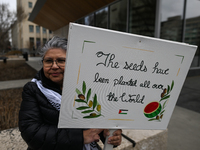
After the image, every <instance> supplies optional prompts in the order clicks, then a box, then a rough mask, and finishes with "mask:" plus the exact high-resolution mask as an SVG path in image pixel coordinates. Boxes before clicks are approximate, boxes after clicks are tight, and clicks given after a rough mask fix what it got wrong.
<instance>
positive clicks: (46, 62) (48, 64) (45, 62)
mask: <svg viewBox="0 0 200 150" xmlns="http://www.w3.org/2000/svg"><path fill="white" fill-rule="evenodd" d="M42 61H43V65H44V67H45V68H51V67H52V66H53V63H54V62H56V65H57V66H58V67H59V68H60V67H65V58H59V59H56V60H53V59H43V60H42Z"/></svg>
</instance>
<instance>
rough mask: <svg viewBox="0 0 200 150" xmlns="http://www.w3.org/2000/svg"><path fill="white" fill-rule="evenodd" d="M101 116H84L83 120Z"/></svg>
mask: <svg viewBox="0 0 200 150" xmlns="http://www.w3.org/2000/svg"><path fill="white" fill-rule="evenodd" d="M100 116H101V115H96V116H84V117H83V118H87V119H90V118H97V117H100Z"/></svg>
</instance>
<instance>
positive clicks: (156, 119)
mask: <svg viewBox="0 0 200 150" xmlns="http://www.w3.org/2000/svg"><path fill="white" fill-rule="evenodd" d="M153 120H158V119H156V118H153V119H149V120H148V121H153Z"/></svg>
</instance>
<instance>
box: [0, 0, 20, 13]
mask: <svg viewBox="0 0 200 150" xmlns="http://www.w3.org/2000/svg"><path fill="white" fill-rule="evenodd" d="M16 2H17V0H0V3H1V4H2V3H7V4H9V9H10V10H12V11H16V7H17V6H16Z"/></svg>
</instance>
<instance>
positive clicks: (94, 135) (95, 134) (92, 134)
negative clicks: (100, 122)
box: [83, 129, 103, 144]
mask: <svg viewBox="0 0 200 150" xmlns="http://www.w3.org/2000/svg"><path fill="white" fill-rule="evenodd" d="M102 131H103V129H88V130H84V131H83V138H84V144H88V143H91V142H94V141H96V142H98V141H99V139H100V136H99V133H100V132H102Z"/></svg>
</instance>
